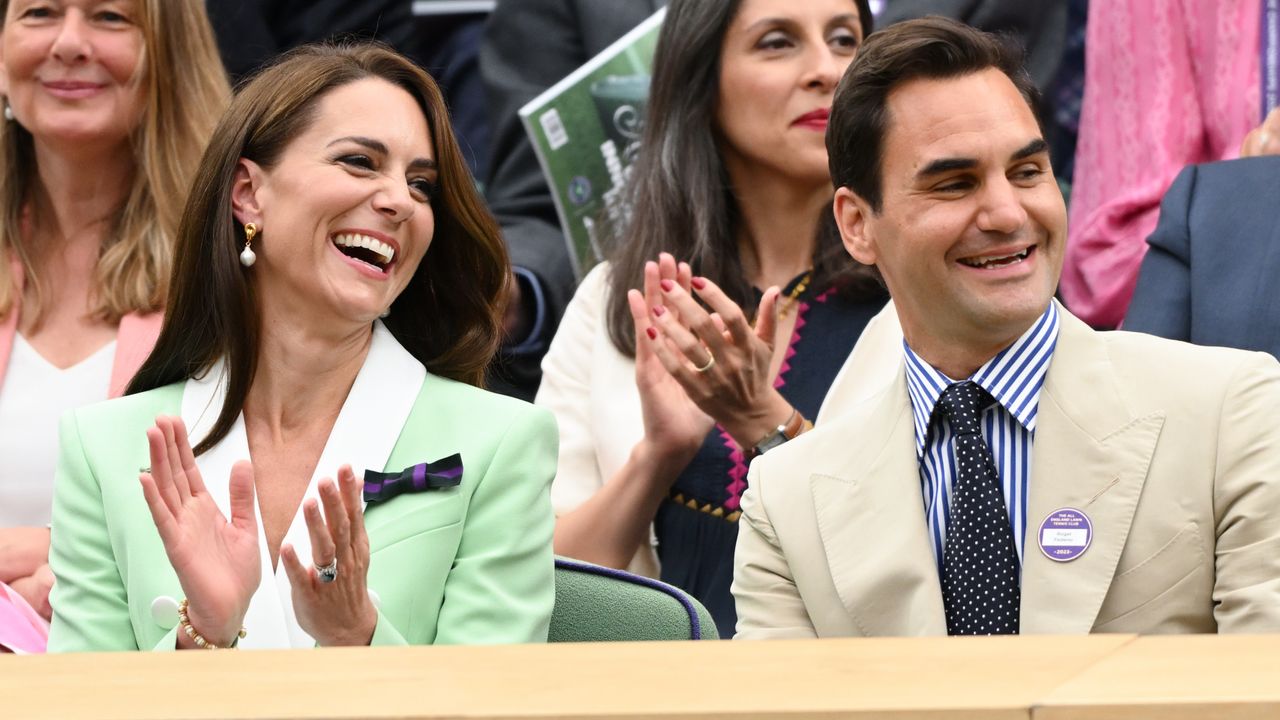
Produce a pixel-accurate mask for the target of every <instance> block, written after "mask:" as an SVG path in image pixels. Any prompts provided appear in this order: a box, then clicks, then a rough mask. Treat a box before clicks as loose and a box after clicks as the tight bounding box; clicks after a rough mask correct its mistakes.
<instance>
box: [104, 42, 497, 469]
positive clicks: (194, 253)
mask: <svg viewBox="0 0 1280 720" xmlns="http://www.w3.org/2000/svg"><path fill="white" fill-rule="evenodd" d="M365 78H379V79H382V80H386V81H387V82H389V83H391V84H393V85H395V86H397V87H400V88H403V89H404V90H405V91H407V92H408V93H409V94H410V95H412V96H413V98H414V99H415V100H416V101H417V103H418V106H419V107H421V108H422V112H423V114H424V115H425V116H426V119H427V126H428V128H429V129H430V132H431V139H432V143H433V146H434V150H435V160H436V164H437V166H438V173H439V180H438V188H437V190H436V194H435V195H434V196H433V197H432V201H431V206H432V211H433V213H434V214H435V222H436V227H435V235H434V237H433V239H432V241H431V245H430V247H429V248H428V250H427V258H426V259H424V260H423V262H422V264H420V265H419V266H418V269H417V271H416V272H415V273H414V275H413V278H412V279H410V281H409V284H408V285H407V286H406V287H405V289H404V292H402V293H401V294H400V296H399V297H397V298H396V299H395V301H394V302H393V303H392V305H391V314H390V316H389V317H387V318H386V320H385V321H384V322H385V323H386V326H387V328H388V329H389V330H390V331H391V333H392V335H394V336H395V338H396V340H398V341H399V342H400V344H401V345H403V346H404V347H405V349H406V350H408V351H409V352H410V353H411V354H412V355H413V356H414V357H415V358H417V359H418V361H419V362H421V363H422V364H423V365H425V366H426V368H427V370H428V371H429V372H431V373H433V374H436V375H440V376H443V377H446V378H450V379H453V380H458V381H461V382H464V383H468V384H470V385H475V386H477V387H479V386H482V384H483V379H484V372H485V368H486V367H487V366H488V364H489V362H490V360H491V359H492V358H493V355H494V353H495V352H496V351H497V348H498V343H499V341H500V340H501V336H502V320H501V318H502V312H503V310H504V309H505V303H506V297H507V282H508V276H509V272H510V271H509V270H508V266H509V263H508V260H507V252H506V246H505V245H504V244H503V242H502V236H501V234H500V232H499V230H498V225H497V222H496V221H495V220H494V219H493V217H492V216H491V215H490V214H489V211H488V209H487V208H486V206H485V204H484V201H483V200H482V199H481V198H480V195H479V194H478V192H477V191H476V186H475V182H474V180H473V179H472V177H471V173H470V171H469V170H468V169H467V164H466V162H465V160H464V159H463V156H462V153H461V151H459V149H458V143H457V140H456V139H455V138H454V134H453V130H452V128H451V127H450V126H449V115H448V110H447V108H446V107H445V103H444V99H443V97H442V96H441V94H440V88H439V87H438V86H437V85H436V83H435V81H434V80H432V79H431V76H430V75H428V74H427V73H426V72H425V71H423V70H422V69H421V68H419V67H418V66H417V65H414V64H413V62H412V61H410V60H409V59H408V58H405V57H404V56H403V55H400V54H398V53H396V52H395V51H393V50H391V49H390V48H388V47H386V46H384V45H381V44H377V43H362V44H352V45H307V46H303V47H300V48H297V49H295V50H293V51H290V52H289V53H286V54H285V55H283V56H282V57H281V58H280V59H279V60H277V61H276V62H275V63H273V64H272V65H270V66H269V67H267V68H265V69H264V70H262V71H261V72H260V73H258V74H257V75H256V76H255V77H254V78H253V79H252V80H250V81H249V82H248V83H247V84H246V85H244V86H243V88H242V89H240V91H239V93H238V94H237V95H236V98H235V100H233V101H232V103H231V107H230V108H228V110H227V113H226V115H224V116H223V118H222V121H221V122H220V123H218V127H217V129H216V130H215V131H214V133H213V138H212V140H210V142H209V149H208V150H207V151H206V152H205V155H204V159H203V160H202V161H201V163H200V170H199V172H198V174H197V175H196V180H195V183H194V185H193V187H192V191H191V198H190V200H189V201H188V202H187V207H186V211H185V212H184V213H183V216H182V225H181V228H180V230H179V232H178V245H177V258H176V261H175V263H174V271H173V281H172V291H171V295H170V302H169V309H168V313H167V316H166V318H165V324H164V328H163V329H162V330H161V332H160V338H159V340H158V341H157V342H156V347H155V350H154V351H153V352H152V353H151V356H150V357H148V358H147V361H146V363H144V364H143V366H142V368H141V369H140V370H139V371H138V374H137V375H136V376H135V377H134V379H133V382H132V383H130V385H129V389H128V393H129V394H133V393H139V392H144V391H146V390H151V389H153V388H158V387H162V386H164V385H168V384H170V383H175V382H180V381H183V380H187V379H188V378H192V377H200V376H202V375H203V374H205V373H206V372H208V371H209V369H210V368H211V367H212V366H213V365H214V364H215V363H216V362H217V361H218V360H219V359H225V360H226V363H227V368H228V378H227V379H228V387H227V396H226V401H225V403H224V404H223V406H222V409H221V412H220V414H219V415H218V419H217V421H216V422H215V423H214V426H213V429H212V430H211V431H210V433H209V435H208V437H205V438H204V439H202V440H201V441H200V442H199V443H198V444H197V445H196V447H195V451H196V452H197V453H202V452H204V451H206V450H208V449H209V448H211V447H213V446H214V445H216V444H217V443H218V442H219V441H220V440H222V438H224V437H225V436H226V434H227V433H228V432H229V431H230V429H231V426H232V425H233V424H234V423H235V420H236V417H238V416H239V414H240V411H241V409H242V408H243V406H244V401H245V398H246V397H247V395H248V393H249V387H250V386H251V385H252V384H253V378H254V374H255V372H256V370H257V354H258V343H259V339H260V333H261V327H260V314H259V306H258V302H257V296H256V293H255V287H254V280H253V277H254V275H253V273H247V272H245V271H244V268H243V267H242V266H241V265H240V261H239V254H240V250H241V248H242V247H243V245H244V227H243V226H242V225H241V224H240V223H239V222H238V221H237V220H236V219H235V216H234V215H233V214H232V205H231V190H232V184H233V178H234V176H235V171H236V166H237V164H238V163H239V161H240V158H246V159H248V160H252V161H253V162H255V163H257V164H258V165H260V166H262V167H264V168H267V169H270V168H272V167H274V166H275V164H276V163H277V161H278V160H279V159H280V156H281V154H282V153H283V152H284V150H285V148H286V147H288V145H289V143H290V142H291V141H292V140H293V139H294V138H296V137H298V136H299V135H301V134H302V133H304V132H305V131H306V130H307V129H308V128H309V127H310V125H311V123H312V122H314V120H315V117H316V112H317V106H318V104H319V101H320V99H321V98H322V97H324V96H325V95H326V94H328V93H329V92H332V91H333V90H334V89H336V88H339V87H342V86H344V85H347V84H349V83H353V82H356V81H358V80H363V79H365Z"/></svg>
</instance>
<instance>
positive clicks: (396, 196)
mask: <svg viewBox="0 0 1280 720" xmlns="http://www.w3.org/2000/svg"><path fill="white" fill-rule="evenodd" d="M373 205H374V208H375V209H376V210H377V211H378V212H379V213H381V214H382V215H383V216H384V217H386V218H387V219H388V220H390V221H392V222H394V223H396V224H399V223H402V222H406V221H408V220H409V219H410V218H412V217H413V213H414V212H415V211H416V210H417V206H418V204H417V201H416V200H414V198H413V195H412V194H411V193H410V190H409V186H408V185H406V184H405V183H404V182H397V181H395V180H392V179H388V180H387V181H386V182H384V183H383V184H382V188H381V189H379V190H378V193H377V194H376V195H374V197H373Z"/></svg>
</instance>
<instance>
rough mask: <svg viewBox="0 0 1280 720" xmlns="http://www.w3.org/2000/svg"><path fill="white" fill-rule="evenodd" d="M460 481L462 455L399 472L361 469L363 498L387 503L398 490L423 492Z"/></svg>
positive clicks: (456, 454) (455, 454) (368, 500)
mask: <svg viewBox="0 0 1280 720" xmlns="http://www.w3.org/2000/svg"><path fill="white" fill-rule="evenodd" d="M461 482H462V455H460V454H458V453H454V454H452V455H450V456H449V457H446V458H443V459H440V460H437V461H435V462H430V463H419V464H417V465H414V466H412V467H407V468H405V469H404V470H401V471H400V472H398V473H384V472H376V471H374V470H365V471H364V501H365V502H366V503H370V504H372V503H379V502H386V501H388V500H390V499H391V498H393V497H395V496H397V495H399V494H401V493H414V492H426V491H427V490H439V489H441V488H451V487H457V485H458V484H459V483H461Z"/></svg>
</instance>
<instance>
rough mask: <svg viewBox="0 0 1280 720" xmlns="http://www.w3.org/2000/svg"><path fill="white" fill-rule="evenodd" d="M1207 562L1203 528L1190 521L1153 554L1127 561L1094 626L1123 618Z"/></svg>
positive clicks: (1119, 572)
mask: <svg viewBox="0 0 1280 720" xmlns="http://www.w3.org/2000/svg"><path fill="white" fill-rule="evenodd" d="M1203 563H1204V546H1203V545H1202V544H1201V541H1200V529H1199V527H1198V526H1197V525H1196V523H1194V522H1189V523H1187V524H1186V525H1185V526H1183V528H1182V529H1181V530H1179V531H1178V533H1177V534H1176V535H1174V536H1173V537H1172V538H1170V539H1169V541H1168V542H1166V543H1165V544H1164V545H1161V546H1160V549H1159V550H1156V551H1155V552H1154V553H1153V554H1151V555H1150V556H1148V557H1147V558H1146V559H1144V560H1141V561H1139V562H1137V563H1133V564H1128V563H1123V564H1122V565H1121V567H1119V568H1117V570H1116V575H1115V577H1114V578H1112V580H1111V587H1110V588H1109V589H1108V590H1107V596H1106V599H1105V600H1103V602H1102V607H1101V608H1099V610H1098V618H1097V620H1096V621H1095V622H1094V628H1095V629H1096V628H1099V627H1101V626H1103V625H1106V624H1107V623H1110V622H1113V621H1115V620H1119V619H1120V618H1122V617H1124V616H1125V615H1128V614H1129V613H1132V612H1134V611H1135V610H1138V609H1140V608H1142V607H1143V606H1145V605H1147V604H1148V603H1150V602H1151V601H1153V600H1156V599H1157V598H1159V597H1160V596H1161V595H1163V594H1164V593H1165V592H1167V591H1168V590H1170V589H1171V588H1173V587H1174V586H1175V585H1177V584H1178V583H1180V582H1182V581H1183V580H1185V579H1186V578H1187V577H1188V576H1189V575H1191V574H1192V573H1194V572H1195V571H1196V570H1198V569H1199V568H1200V566H1201V565H1202V564H1203Z"/></svg>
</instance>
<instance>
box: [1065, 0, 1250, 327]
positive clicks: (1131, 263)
mask: <svg viewBox="0 0 1280 720" xmlns="http://www.w3.org/2000/svg"><path fill="white" fill-rule="evenodd" d="M1261 13H1262V6H1261V0H1093V1H1092V2H1090V3H1089V24H1088V29H1087V36H1086V41H1085V86H1084V87H1085V90H1084V105H1083V107H1082V109H1081V116H1080V140H1079V145H1078V146H1077V150H1076V166H1075V177H1074V179H1073V181H1072V192H1071V215H1070V220H1071V222H1070V225H1069V232H1068V237H1069V241H1068V244H1067V255H1066V262H1065V264H1064V266H1063V269H1062V283H1061V290H1062V297H1063V299H1064V300H1065V301H1066V305H1067V307H1068V308H1070V309H1071V311H1072V312H1073V313H1075V314H1076V315H1077V316H1079V317H1080V318H1082V319H1084V320H1085V321H1086V322H1088V323H1089V324H1091V325H1094V326H1099V327H1115V326H1116V325H1118V324H1119V323H1120V321H1121V320H1122V319H1124V314H1125V311H1126V310H1127V309H1128V307H1129V300H1130V298H1132V297H1133V289H1134V286H1135V285H1136V284H1137V281H1138V266H1139V265H1140V264H1141V262H1142V258H1143V256H1144V255H1145V254H1146V251H1147V242H1146V240H1147V236H1148V235H1149V234H1151V231H1152V230H1154V229H1155V226H1156V220H1157V219H1158V217H1159V210H1160V200H1161V198H1162V197H1164V193H1165V191H1166V190H1168V188H1169V185H1170V184H1171V183H1172V182H1173V179H1174V177H1175V176H1176V175H1177V174H1178V171H1179V170H1181V169H1182V168H1183V167H1184V166H1186V165H1188V164H1191V163H1202V162H1211V161H1215V160H1225V159H1229V158H1234V157H1236V156H1238V155H1239V153H1240V143H1241V142H1243V141H1244V136H1245V135H1246V134H1248V132H1249V131H1250V130H1252V129H1253V128H1254V127H1256V126H1258V125H1259V124H1260V123H1261V121H1262V118H1261V107H1262V105H1261V103H1262V101H1261V95H1262V92H1261V89H1260V88H1259V83H1260V82H1261V80H1260V75H1259V66H1260V64H1261V63H1260V61H1259V47H1260V41H1259V31H1260V28H1261V24H1262V23H1261Z"/></svg>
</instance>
